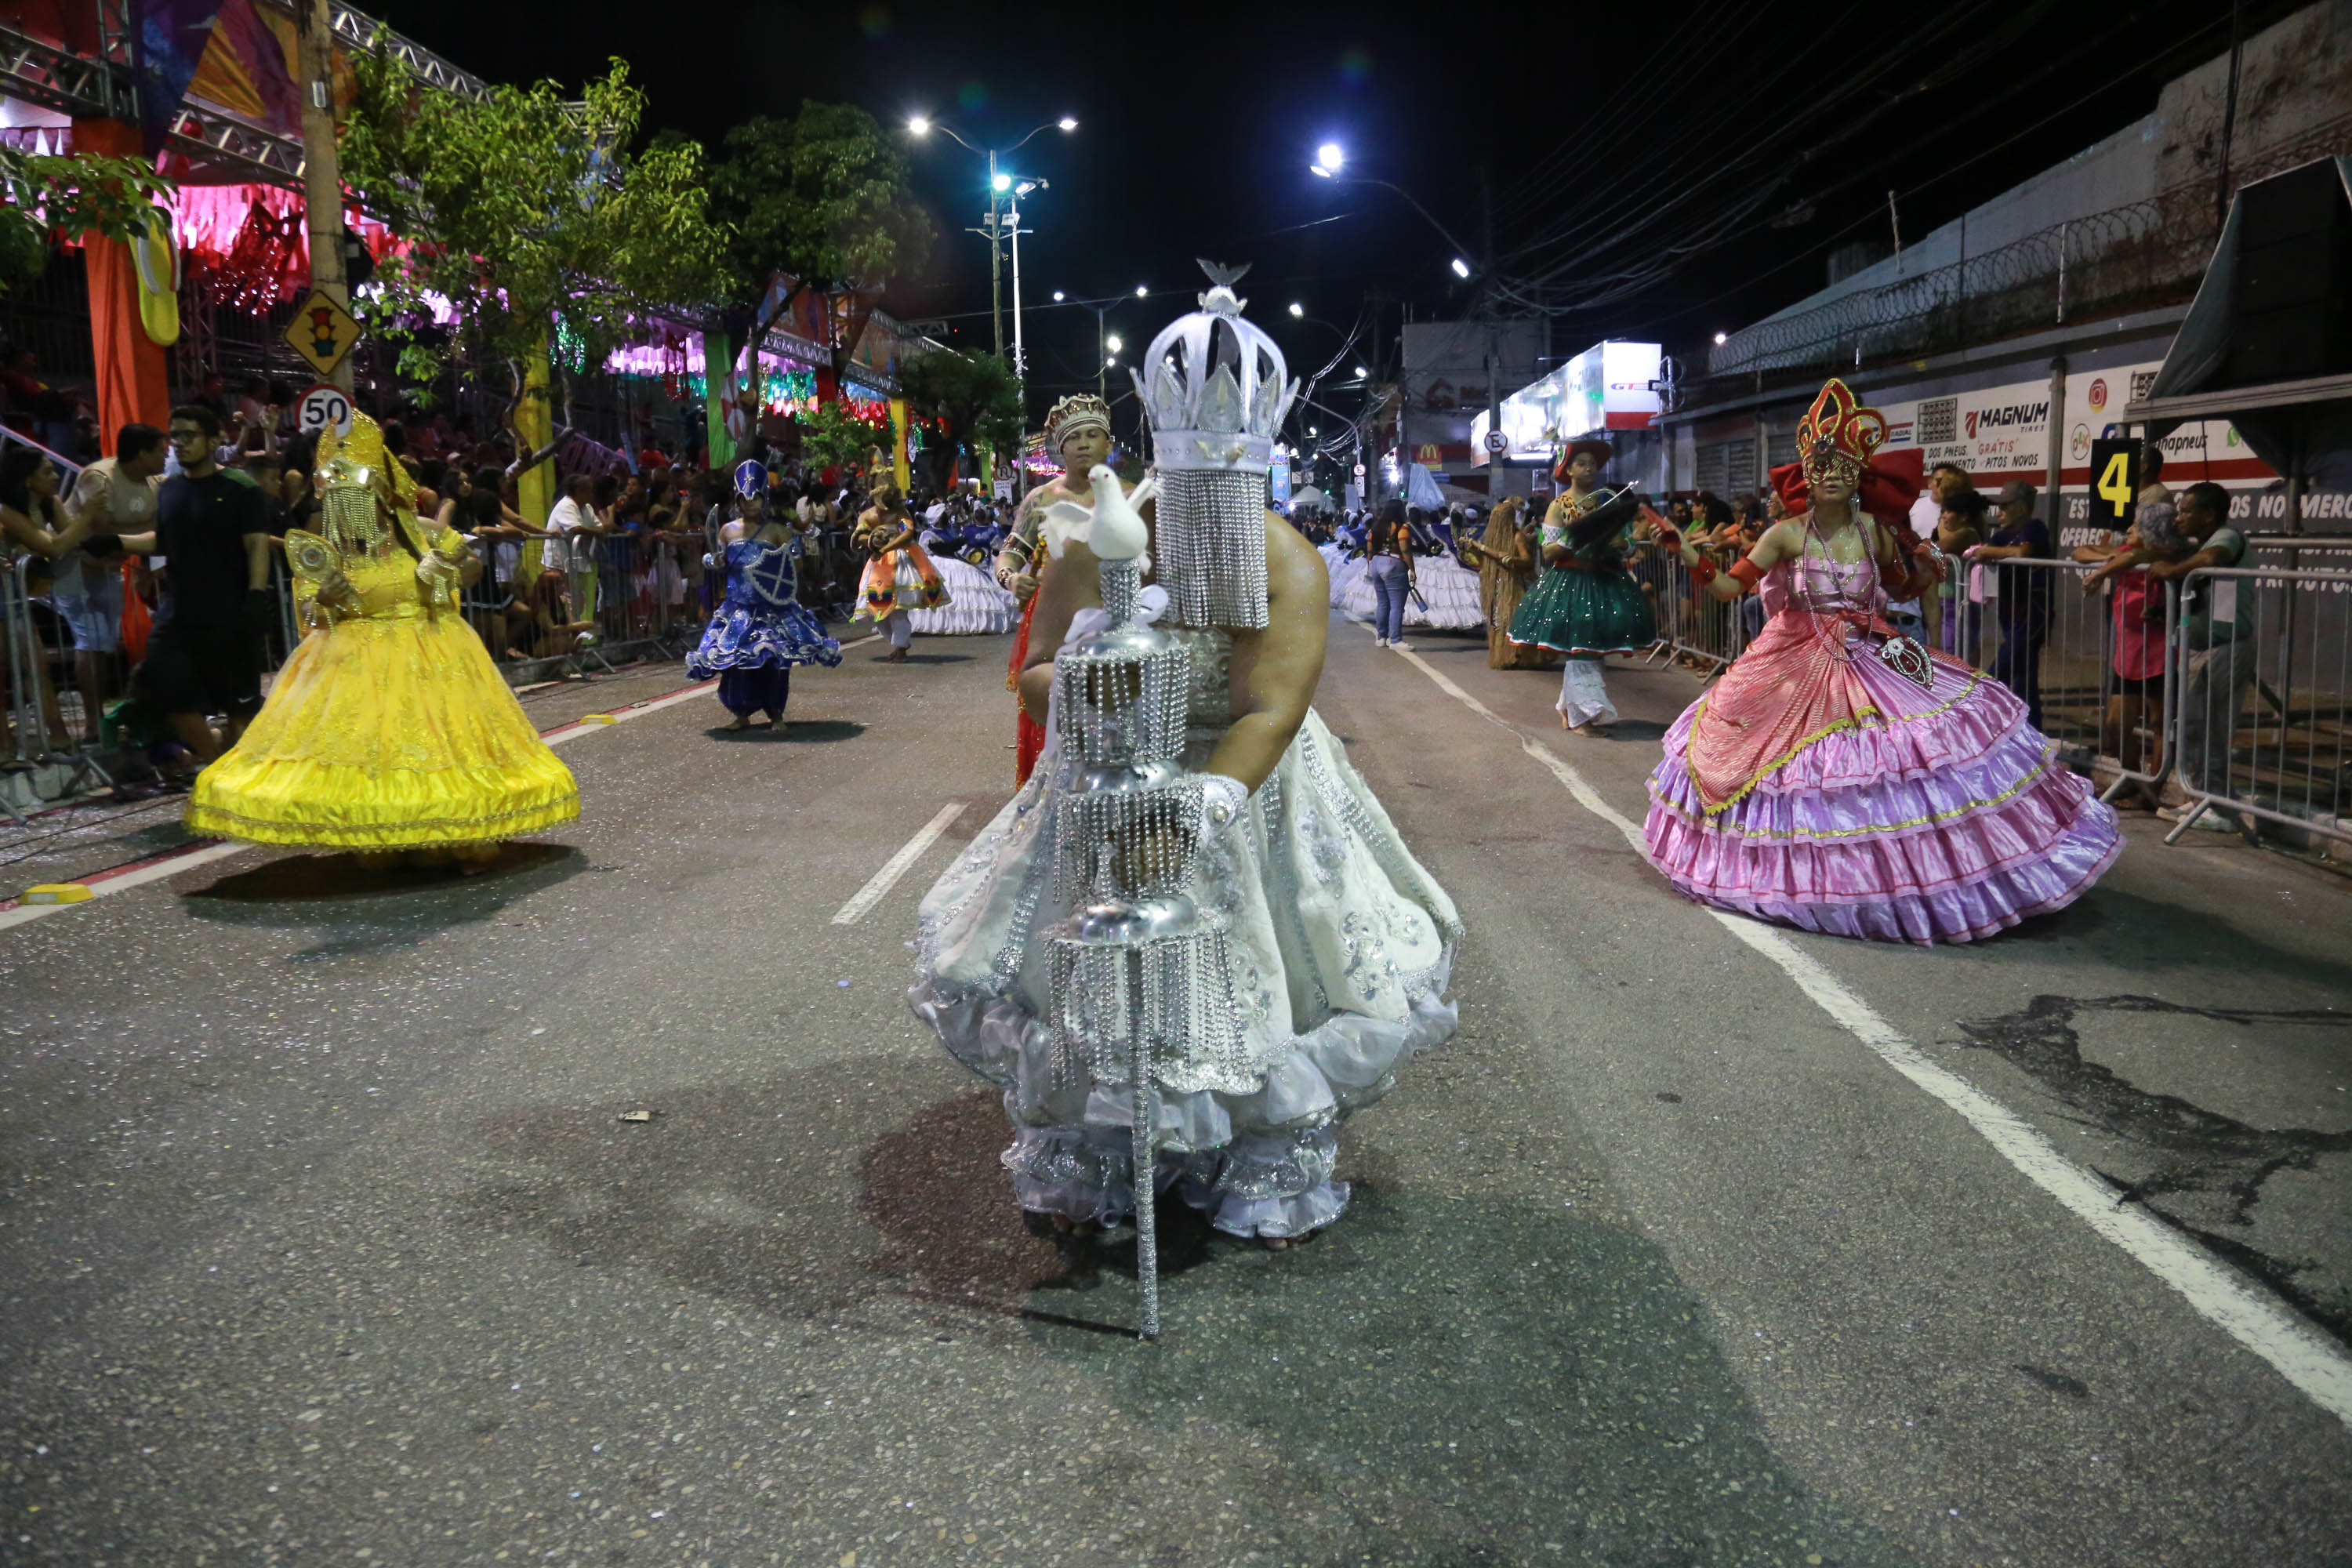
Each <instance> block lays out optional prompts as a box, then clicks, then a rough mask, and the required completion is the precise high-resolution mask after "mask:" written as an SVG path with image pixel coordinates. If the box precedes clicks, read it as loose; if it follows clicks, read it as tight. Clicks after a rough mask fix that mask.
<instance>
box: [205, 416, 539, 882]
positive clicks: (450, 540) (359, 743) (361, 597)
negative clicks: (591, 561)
mask: <svg viewBox="0 0 2352 1568" xmlns="http://www.w3.org/2000/svg"><path fill="white" fill-rule="evenodd" d="M314 473H315V475H316V480H315V482H316V483H317V484H318V485H319V486H320V496H321V503H320V522H319V529H320V531H319V532H317V533H309V532H305V531H301V530H299V529H297V530H294V531H289V533H288V534H287V536H286V556H287V561H288V563H289V565H290V566H291V567H292V568H293V572H294V578H295V604H296V607H297V609H298V611H299V615H300V617H301V620H302V624H303V625H304V626H306V627H307V628H308V634H307V635H306V636H305V637H303V638H302V642H301V646H300V647H297V648H296V649H295V650H294V654H293V657H292V658H289V659H288V660H287V661H286V668H284V669H282V670H280V671H279V672H278V680H277V683H276V684H275V685H274V686H273V687H272V688H271V689H270V692H269V700H268V701H267V702H265V703H264V704H262V708H261V711H260V713H259V714H258V715H257V717H256V718H255V719H254V721H253V722H252V723H251V724H250V725H249V726H247V729H246V731H245V735H244V738H243V739H242V740H240V741H239V742H237V743H236V747H235V748H234V749H233V750H231V751H230V752H228V753H227V754H226V756H223V757H222V758H221V759H220V760H219V761H217V762H215V763H213V764H212V765H211V766H209V767H207V768H205V770H204V772H203V773H199V774H197V775H196V783H195V789H194V793H193V794H192V795H191V796H190V797H189V801H188V813H187V821H188V827H189V829H190V830H191V831H192V832H195V833H200V834H204V835H206V836H207V837H223V838H245V839H250V840H252V841H253V842H255V843H257V844H299V845H323V846H328V847H333V848H338V849H353V850H358V851H361V852H362V853H363V854H369V853H373V854H383V855H390V854H394V853H398V852H400V851H404V850H406V851H423V852H427V853H428V854H446V855H448V856H450V857H452V858H456V859H457V860H458V861H459V862H460V864H461V865H467V866H473V865H478V864H480V863H481V862H482V861H485V860H487V859H488V857H489V855H490V854H491V852H492V851H493V850H494V849H495V847H497V845H498V843H499V840H501V839H506V838H512V837H517V836H519V835H521V834H526V833H537V832H540V831H541V830H543V829H545V828H549V827H553V826H556V825H557V824H559V823H563V822H569V821H571V820H572V818H574V817H576V816H579V815H580V791H579V786H578V785H577V784H573V783H572V772H571V770H570V769H568V768H566V767H565V766H564V765H563V763H562V762H560V761H558V760H557V758H556V755H555V753H554V752H551V751H550V750H548V748H547V745H546V742H542V741H541V739H540V738H539V732H538V731H536V730H534V729H533V728H532V727H531V722H530V720H529V719H528V718H526V717H525V716H524V714H523V710H522V705H521V704H520V703H519V702H517V701H516V700H515V698H514V693H513V692H512V691H510V690H509V689H507V684H506V682H505V681H504V680H502V679H499V672H498V668H497V667H496V666H495V665H493V664H492V663H491V662H490V657H489V654H488V651H487V650H486V649H484V647H482V643H481V639H480V638H479V637H476V636H475V635H474V632H473V629H472V628H471V627H470V626H467V624H466V619H465V616H463V615H462V614H461V613H460V612H459V608H458V604H457V591H458V589H459V587H460V586H461V585H462V584H465V583H467V582H468V581H470V580H472V578H473V577H474V576H475V575H477V574H479V572H480V571H481V563H480V562H479V561H478V560H476V559H475V557H474V555H473V553H472V551H471V549H470V547H469V546H468V545H467V541H466V540H465V538H464V537H463V536H462V535H460V534H458V533H457V532H456V531H453V530H450V529H446V528H442V527H439V526H438V525H437V524H436V523H433V522H426V523H424V524H422V525H420V524H419V522H418V521H417V518H416V511H415V505H416V499H415V498H416V482H415V480H414V479H411V478H410V477H409V475H408V472H407V470H406V469H404V468H402V467H401V466H400V464H399V463H398V462H396V461H394V459H393V458H391V457H390V456H389V455H388V454H386V453H385V451H384V449H383V435H382V433H381V432H380V431H379V430H378V429H377V427H376V425H375V422H374V421H373V420H372V419H370V418H369V417H368V416H366V415H364V414H354V415H352V433H351V434H350V435H349V436H347V437H342V438H341V439H340V440H339V439H337V437H336V436H335V433H334V431H333V430H332V429H330V430H328V431H327V432H326V433H325V434H324V435H323V436H322V437H320V441H319V453H318V460H317V463H316V465H315V468H314Z"/></svg>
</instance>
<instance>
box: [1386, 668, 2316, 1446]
mask: <svg viewBox="0 0 2352 1568" xmlns="http://www.w3.org/2000/svg"><path fill="white" fill-rule="evenodd" d="M1398 657H1400V658H1403V659H1404V660H1406V661H1407V662H1408V663H1410V664H1412V666H1413V668H1416V669H1418V670H1420V671H1421V672H1422V673H1423V675H1425V676H1427V677H1429V679H1431V680H1432V681H1433V682H1435V683H1436V685H1437V688H1438V689H1439V690H1441V691H1444V693H1445V694H1446V695H1448V696H1449V697H1452V698H1453V699H1454V700H1455V701H1457V702H1460V703H1461V704H1462V705H1463V706H1464V707H1465V708H1467V709H1469V710H1471V711H1472V712H1474V713H1475V714H1477V715H1478V716H1479V717H1480V718H1482V719H1484V720H1486V721H1488V722H1489V723H1492V724H1495V725H1497V726H1499V727H1500V728H1502V729H1503V730H1505V731H1508V732H1509V733H1510V734H1511V735H1512V736H1513V737H1514V738H1515V739H1517V742H1519V749H1520V750H1521V751H1523V752H1527V754H1528V756H1530V757H1533V758H1534V759H1535V760H1536V761H1537V762H1538V763H1542V764H1543V765H1544V766H1545V767H1546V768H1547V769H1549V770H1550V772H1551V773H1552V775H1553V776H1554V777H1556V778H1558V779H1559V782H1560V783H1561V784H1563V785H1564V786H1566V788H1567V790H1568V793H1569V794H1570V795H1573V796H1575V797H1576V802H1577V804H1578V805H1581V806H1582V807H1584V809H1585V810H1587V811H1589V812H1591V814H1592V815H1593V816H1597V817H1599V818H1600V819H1601V821H1603V822H1605V823H1607V824H1608V825H1609V826H1612V827H1613V828H1615V829H1616V830H1617V831H1618V832H1619V833H1621V834H1622V835H1623V836H1624V838H1625V842H1626V843H1627V844H1629V845H1631V846H1633V850H1634V852H1635V853H1636V854H1639V855H1642V856H1643V858H1644V859H1645V860H1646V859H1647V858H1648V855H1647V851H1646V847H1645V846H1644V845H1643V838H1642V829H1641V826H1640V825H1639V824H1638V823H1636V822H1634V821H1633V819H1632V818H1631V817H1628V816H1624V815H1623V814H1622V813H1621V812H1619V811H1618V810H1616V808H1614V807H1613V806H1612V805H1610V804H1609V803H1608V802H1607V801H1605V800H1603V799H1601V794H1600V792H1599V791H1598V790H1595V789H1594V788H1593V787H1592V786H1591V784H1589V783H1587V782H1586V781H1585V778H1584V775H1583V774H1581V773H1578V772H1577V771H1576V769H1575V768H1574V767H1573V766H1571V765H1570V763H1569V762H1568V760H1567V759H1566V758H1564V757H1562V756H1561V755H1560V754H1559V752H1555V751H1553V750H1552V749H1551V748H1550V747H1549V746H1545V745H1541V744H1539V743H1538V742H1536V741H1535V740H1534V739H1533V738H1532V737H1530V736H1529V735H1528V734H1527V733H1526V731H1522V730H1521V729H1520V728H1519V727H1518V726H1517V725H1516V724H1513V723H1511V722H1510V721H1508V720H1507V719H1505V718H1503V717H1502V716H1501V715H1500V714H1498V713H1496V711H1495V710H1493V709H1491V708H1488V707H1487V706H1486V704H1485V703H1483V702H1481V701H1479V700H1477V699H1476V698H1475V697H1473V696H1471V695H1470V694H1469V693H1468V692H1467V691H1465V690H1464V689H1462V688H1461V687H1460V686H1458V685H1456V684H1454V681H1453V680H1452V679H1449V678H1448V677H1447V676H1445V675H1444V673H1443V672H1441V671H1439V670H1438V669H1436V668H1433V667H1432V666H1431V665H1430V664H1428V663H1427V662H1426V661H1424V660H1423V658H1422V657H1421V656H1420V655H1419V654H1417V653H1413V652H1412V651H1410V650H1407V651H1404V652H1402V653H1401V654H1400V655H1399V656H1398ZM1707 912H1708V913H1709V914H1712V915H1713V916H1714V917H1715V918H1716V920H1717V921H1718V922H1720V923H1721V924H1722V926H1723V928H1724V929H1725V930H1727V931H1729V932H1731V934H1732V935H1734V936H1736V937H1738V939H1739V940H1740V941H1742V942H1746V943H1747V944H1748V946H1749V947H1751V948H1754V949H1755V950H1756V951H1757V952H1759V953H1761V954H1762V955H1763V956H1764V957H1766V958H1768V959H1769V960H1771V961H1772V963H1775V964H1777V965H1779V966H1780V972H1781V973H1784V974H1786V975H1787V976H1788V977H1789V978H1790V980H1791V981H1793V982H1795V984H1796V986H1797V988H1798V989H1799V990H1801V991H1802V992H1803V993H1804V994H1806V995H1807V996H1808V997H1810V998H1811V1000H1812V1002H1813V1004H1814V1005H1816V1006H1818V1007H1820V1008H1821V1010H1822V1012H1824V1013H1826V1014H1828V1015H1829V1016H1830V1017H1831V1018H1832V1020H1834V1021H1835V1022H1836V1023H1837V1025H1838V1026H1840V1027H1841V1028H1843V1029H1844V1030H1845V1031H1846V1032H1847V1033H1849V1034H1851V1035H1852V1036H1853V1037H1854V1038H1856V1039H1858V1040H1860V1041H1861V1042H1862V1043H1863V1044H1864V1045H1865V1046H1867V1047H1870V1049H1871V1050H1872V1051H1874V1052H1875V1053H1876V1054H1877V1056H1878V1058H1879V1059H1880V1060H1882V1061H1884V1062H1885V1063H1886V1065H1887V1066H1888V1067H1891V1068H1894V1069H1895V1071H1896V1072H1899V1073H1901V1074H1902V1075H1903V1076H1904V1077H1905V1078H1906V1079H1910V1080H1911V1081H1912V1082H1913V1083H1914V1084H1916V1085H1917V1086H1918V1087H1919V1088H1921V1089H1926V1090H1927V1092H1928V1093H1929V1094H1931V1095H1934V1096H1935V1097H1936V1098H1937V1100H1941V1101H1943V1103H1944V1104H1945V1105H1947V1106H1948V1107H1949V1108H1951V1109H1952V1110H1955V1111H1958V1113H1959V1114H1960V1116H1961V1117H1962V1118H1963V1119H1964V1120H1966V1121H1967V1122H1968V1124H1969V1126H1970V1127H1972V1128H1974V1129H1975V1130H1976V1131H1977V1132H1978V1133H1979V1135H1980V1136H1982V1137H1983V1139H1984V1140H1985V1142H1988V1143H1990V1144H1991V1145H1992V1146H1993V1148H1995V1149H1996V1150H1998V1151H1999V1152H2000V1154H2001V1156H2002V1157H2003V1158H2004V1159H2006V1160H2008V1161H2009V1163H2011V1164H2012V1165H2014V1166H2016V1167H2017V1169H2018V1170H2019V1171H2020V1172H2021V1173H2023V1174H2024V1175H2025V1177H2026V1179H2027V1180H2029V1181H2031V1182H2032V1183H2033V1184H2035V1185H2036V1186H2038V1187H2040V1188H2041V1189H2042V1191H2044V1192H2046V1193H2048V1194H2050V1195H2051V1196H2052V1197H2053V1198H2055V1199H2057V1200H2058V1202H2059V1203H2060V1204H2061V1205H2063V1206H2064V1207H2065V1208H2066V1209H2067V1210H2068V1211H2069V1212H2071V1213H2072V1214H2073V1215H2074V1216H2075V1217H2076V1218H2077V1219H2080V1220H2081V1221H2083V1223H2084V1224H2085V1225H2087V1226H2090V1227H2091V1229H2092V1230H2093V1231H2095V1232H2096V1233H2097V1234H2098V1235H2099V1236H2101V1237H2105V1238H2106V1239H2107V1240H2108V1241H2111V1242H2113V1243H2115V1244H2116V1246H2117V1247H2122V1248H2123V1249H2124V1250H2125V1251H2126V1252H2127V1253H2129V1254H2130V1255H2131V1256H2132V1257H2133V1258H2136V1259H2137V1261H2138V1262H2139V1263H2140V1264H2141V1266H2142V1267H2144V1268H2147V1270H2148V1271H2149V1272H2150V1273H2152V1274H2154V1275H2155V1276H2156V1277H2157V1278H2158V1279H2161V1280H2162V1281H2164V1283H2165V1284H2167V1285H2168V1286H2170V1287H2171V1288H2172V1289H2174V1290H2175V1291H2177V1292H2179V1295H2180V1296H2181V1298H2182V1299H2183V1300H2186V1301H2188V1303H2189V1305H2190V1306H2191V1307H2193V1308H2194V1309H2196V1310H2197V1311H2198V1312H2200V1313H2201V1314H2202V1315H2203V1316H2204V1317H2205V1318H2206V1319H2207V1320H2208V1321H2210V1322H2212V1323H2213V1324H2214V1325H2216V1326H2217V1327H2219V1328H2220V1329H2221V1331H2223V1332H2224V1333H2227V1334H2228V1335H2229V1336H2230V1337H2231V1339H2234V1340H2236V1341H2237V1342H2239V1343H2240V1344H2242V1345H2243V1346H2245V1348H2246V1349H2248V1350H2250V1351H2252V1352H2253V1353H2254V1354H2256V1355H2258V1356H2260V1357H2262V1358H2263V1360H2264V1361H2266V1362H2268V1363H2270V1364H2271V1365H2272V1366H2273V1368H2274V1369H2276V1370H2277V1372H2278V1373H2279V1374H2280V1375H2281V1376H2283V1377H2284V1378H2285V1379H2286V1380H2287V1381H2288V1382H2289V1383H2291V1384H2294V1386H2295V1387H2296V1388H2298V1389H2300V1390H2301V1391H2302V1392H2303V1394H2305V1396H2306V1397H2307V1398H2309V1399H2310V1400H2311V1401H2312V1403H2314V1404H2315V1405H2318V1406H2319V1407H2320V1408H2321V1409H2323V1410H2326V1412H2327V1413H2328V1414H2330V1415H2334V1416H2335V1417H2336V1419H2337V1420H2339V1421H2342V1422H2345V1423H2346V1424H2347V1425H2352V1356H2347V1355H2346V1354H2345V1352H2344V1351H2343V1349H2342V1348H2341V1347H2340V1346H2338V1345H2336V1343H2335V1342H2333V1341H2331V1340H2329V1339H2328V1338H2327V1337H2326V1336H2325V1335H2324V1334H2321V1333H2320V1332H2319V1331H2317V1330H2315V1329H2314V1328H2312V1327H2311V1325H2309V1324H2308V1323H2306V1322H2305V1321H2303V1319H2302V1318H2300V1317H2298V1316H2297V1315H2296V1314H2295V1313H2294V1311H2292V1310H2289V1309H2288V1308H2286V1307H2284V1306H2283V1305H2281V1304H2280V1303H2279V1301H2278V1300H2276V1299H2275V1298H2274V1297H2273V1296H2271V1295H2270V1294H2269V1293H2268V1292H2266V1291H2264V1290H2263V1289H2260V1288H2258V1287H2256V1286H2254V1285H2252V1284H2250V1283H2249V1282H2248V1281H2247V1280H2246V1279H2244V1278H2242V1276H2241V1275H2239V1274H2238V1273H2237V1272H2236V1271H2235V1270H2234V1269H2231V1268H2228V1267H2227V1266H2226V1265H2224V1264H2222V1263H2221V1261H2219V1260H2218V1259H2216V1258H2214V1257H2213V1256H2212V1255H2211V1254H2210V1253H2208V1252H2207V1251H2205V1250H2204V1248H2202V1247H2199V1246H2197V1245H2196V1244H2195V1243H2194V1242H2192V1241H2190V1240H2189V1239H2188V1238H2187V1237H2183V1236H2181V1235H2180V1234H2179V1232H2178V1231H2176V1230H2174V1229H2172V1228H2171V1227H2170V1226H2167V1225H2165V1224H2164V1223H2163V1222H2162V1221H2161V1220H2158V1219H2157V1218H2155V1217H2154V1216H2153V1215H2149V1214H2148V1213H2147V1211H2146V1210H2144V1209H2141V1208H2138V1207H2137V1206H2134V1205H2128V1204H2126V1203H2123V1202H2120V1201H2118V1196H2117V1194H2116V1190H2115V1189H2114V1187H2112V1186H2110V1185H2109V1184H2106V1183H2105V1182H2103V1181H2101V1180H2100V1179H2099V1178H2098V1177H2096V1176H2095V1175H2093V1174H2092V1173H2090V1172H2088V1171H2085V1170H2084V1169H2083V1168H2082V1167H2081V1166H2080V1165H2077V1164H2075V1163H2074V1162H2073V1161H2072V1160H2069V1159H2067V1158H2066V1156H2065V1155H2063V1154H2062V1153H2060V1152H2058V1150H2057V1149H2056V1148H2055V1147H2054V1146H2053V1144H2052V1143H2051V1142H2050V1141H2049V1140H2048V1139H2047V1138H2044V1137H2043V1136H2042V1134H2041V1132H2039V1131H2036V1130H2035V1129H2034V1128H2033V1127H2032V1126H2031V1125H2030V1124H2028V1123H2027V1122H2026V1121H2024V1120H2023V1119H2022V1118H2021V1117H2020V1116H2019V1115H2018V1114H2017V1113H2016V1112H2015V1111H2012V1110H2010V1109H2009V1108H2008V1107H2007V1106H2005V1105H2003V1104H2001V1103H2000V1101H1999V1100H1995V1099H1994V1098H1993V1097H1992V1096H1990V1095H1989V1094H1987V1093H1985V1092H1984V1090H1982V1089H1979V1088H1978V1087H1977V1086H1976V1085H1974V1084H1972V1083H1970V1082H1969V1081H1968V1080H1967V1079H1964V1078H1961V1077H1960V1076H1959V1075H1958V1074H1957V1073H1954V1072H1952V1071H1950V1070H1949V1069H1948V1068H1945V1067H1943V1066H1942V1065H1940V1064H1939V1063H1937V1062H1935V1061H1931V1060H1930V1059H1928V1058H1927V1055H1926V1054H1925V1053H1923V1052H1922V1051H1921V1050H1920V1049H1919V1047H1916V1046H1915V1045H1913V1044H1912V1043H1911V1042H1910V1041H1909V1040H1908V1039H1906V1038H1905V1037H1904V1036H1903V1035H1902V1033H1901V1032H1900V1031H1898V1030H1897V1029H1896V1028H1895V1026H1893V1025H1892V1024H1890V1023H1888V1022H1887V1021H1886V1020H1885V1018H1883V1017H1881V1016H1879V1013H1878V1010H1877V1009H1876V1008H1874V1007H1873V1006H1872V1005H1870V1004H1869V1003H1867V1002H1865V1001H1864V1000H1863V999H1862V997H1861V996H1860V995H1858V994H1855V993H1854V992H1853V990H1852V989H1851V988H1849V987H1848V986H1847V985H1846V984H1845V983H1844V982H1843V981H1842V980H1840V979H1838V977H1837V976H1836V975H1834V974H1832V973H1830V972H1829V970H1828V969H1827V968H1826V967H1824V966H1823V965H1822V963H1821V962H1820V961H1819V960H1817V959H1815V958H1814V957H1813V956H1812V955H1811V954H1810V953H1808V952H1804V951H1803V950H1802V949H1801V948H1799V947H1798V946H1797V944H1796V943H1795V942H1791V941H1790V940H1789V938H1788V937H1787V936H1786V935H1784V934H1783V933H1781V932H1780V931H1776V930H1774V929H1773V928H1772V927H1770V926H1768V925H1764V924H1762V923H1761V922H1759V921H1751V920H1748V919H1747V918H1745V917H1743V916H1739V915H1733V914H1727V913H1725V912H1724V911H1722V910H1708V911H1707Z"/></svg>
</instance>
